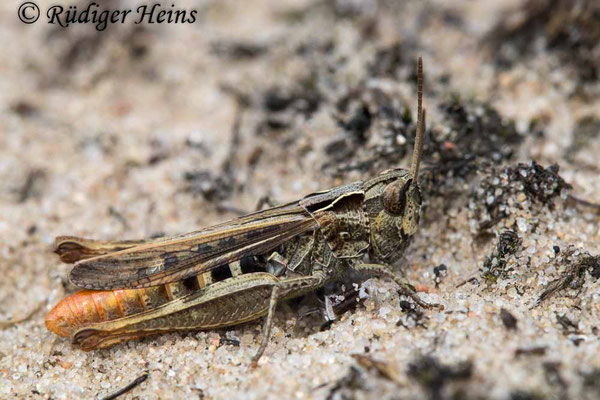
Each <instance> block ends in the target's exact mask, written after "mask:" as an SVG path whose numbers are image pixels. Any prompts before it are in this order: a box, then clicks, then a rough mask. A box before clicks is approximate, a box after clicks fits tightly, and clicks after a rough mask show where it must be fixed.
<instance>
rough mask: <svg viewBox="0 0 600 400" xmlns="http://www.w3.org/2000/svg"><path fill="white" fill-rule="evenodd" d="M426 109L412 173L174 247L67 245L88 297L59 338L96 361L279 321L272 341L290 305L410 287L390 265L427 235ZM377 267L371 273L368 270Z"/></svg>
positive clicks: (243, 220) (65, 303)
mask: <svg viewBox="0 0 600 400" xmlns="http://www.w3.org/2000/svg"><path fill="white" fill-rule="evenodd" d="M421 76H422V67H421V63H420V61H419V77H420V78H419V108H418V128H417V140H416V143H415V156H414V157H413V163H412V167H411V171H410V172H409V171H407V170H404V169H395V170H389V171H384V172H383V173H381V174H380V175H379V176H377V177H375V178H372V179H369V180H367V181H358V182H354V183H351V184H348V185H343V186H339V187H336V188H333V189H330V190H326V191H323V192H318V193H314V194H311V195H308V196H306V197H304V198H303V199H301V200H299V201H296V202H291V203H288V204H284V205H281V206H277V207H273V208H270V209H268V210H264V211H259V212H256V213H252V214H249V215H246V216H244V217H240V218H237V219H234V220H231V221H229V222H226V223H223V224H220V225H216V226H213V227H209V228H206V229H204V230H201V231H197V232H192V233H188V234H184V235H179V236H174V237H170V238H161V239H155V240H151V241H120V242H104V241H94V240H88V239H81V238H77V237H59V238H57V245H56V252H57V253H58V254H59V255H60V256H61V259H62V260H63V261H65V262H75V266H74V268H73V270H72V271H71V274H70V279H71V281H73V283H75V284H76V285H78V286H81V287H84V288H86V289H92V290H84V291H81V292H78V293H75V294H73V295H71V296H69V297H67V298H65V299H63V300H62V301H61V302H60V303H59V304H58V305H57V306H56V307H55V308H54V309H53V310H52V311H51V312H50V313H49V314H48V316H47V318H46V325H47V327H48V329H50V330H51V331H53V332H55V333H56V334H58V335H61V336H67V335H70V336H71V337H72V339H73V342H74V343H75V344H77V345H79V346H81V348H83V349H84V350H91V349H96V348H102V347H107V346H109V345H112V344H115V343H118V342H122V341H124V340H128V339H132V338H137V337H141V336H147V335H151V334H156V333H161V332H167V331H177V330H189V329H195V330H204V329H214V328H219V327H226V326H230V325H235V324H240V323H243V322H247V321H251V320H254V319H257V318H259V317H261V316H263V315H265V314H267V320H266V323H265V335H264V337H263V342H262V343H261V347H260V349H259V351H258V353H257V355H256V357H255V360H257V359H258V357H260V355H261V354H262V352H263V351H264V348H265V347H266V343H267V340H268V337H269V331H270V328H271V326H272V321H273V313H274V310H275V307H276V305H277V302H278V301H279V300H281V299H285V298H291V297H295V296H298V295H301V294H303V293H305V292H307V291H311V290H314V289H316V288H318V287H321V286H323V285H324V284H326V283H327V282H328V281H331V280H333V279H336V278H337V277H339V276H340V275H341V274H344V273H345V272H346V271H347V270H348V269H349V268H353V269H355V270H358V271H361V272H365V273H368V274H372V275H377V276H384V277H390V278H392V279H394V281H395V282H396V283H398V285H399V286H400V288H401V290H402V292H403V293H404V294H406V295H408V296H411V297H412V298H413V300H414V301H415V302H417V303H418V304H420V305H422V306H425V307H426V306H428V305H427V304H425V303H423V302H422V301H421V300H420V299H419V297H418V296H416V294H415V293H414V289H413V288H412V287H411V286H410V285H407V284H406V283H404V282H402V281H401V280H400V279H398V278H397V277H396V276H395V275H394V274H393V273H392V270H391V267H390V264H391V263H393V262H395V261H397V260H398V259H399V258H400V257H401V256H402V255H403V253H404V251H405V250H406V248H407V246H408V244H409V241H410V238H411V237H412V236H413V235H414V234H415V232H416V231H417V227H418V223H419V215H420V206H421V196H420V191H419V187H418V184H417V182H416V177H417V176H418V165H419V160H420V153H421V150H422V137H423V132H424V125H425V112H424V111H423V112H421V93H422V88H421V87H422V84H421ZM367 258H368V260H369V263H365V261H366V259H367Z"/></svg>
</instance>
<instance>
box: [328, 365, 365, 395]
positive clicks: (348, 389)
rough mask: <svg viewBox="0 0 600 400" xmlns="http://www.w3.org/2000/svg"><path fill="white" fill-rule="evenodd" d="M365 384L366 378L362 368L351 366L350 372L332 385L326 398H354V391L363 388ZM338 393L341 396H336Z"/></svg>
mask: <svg viewBox="0 0 600 400" xmlns="http://www.w3.org/2000/svg"><path fill="white" fill-rule="evenodd" d="M364 386H365V383H364V378H363V377H362V375H361V373H360V370H359V369H358V368H356V367H355V366H350V370H349V371H348V373H347V374H346V375H345V376H343V377H342V378H341V379H340V380H338V381H337V382H336V383H335V384H334V385H333V386H332V387H331V389H330V390H329V394H328V395H327V397H326V399H327V400H333V399H334V398H342V399H346V398H353V397H354V396H352V394H353V392H354V391H356V390H360V389H362V388H363V387H364ZM336 394H339V395H340V396H338V397H336Z"/></svg>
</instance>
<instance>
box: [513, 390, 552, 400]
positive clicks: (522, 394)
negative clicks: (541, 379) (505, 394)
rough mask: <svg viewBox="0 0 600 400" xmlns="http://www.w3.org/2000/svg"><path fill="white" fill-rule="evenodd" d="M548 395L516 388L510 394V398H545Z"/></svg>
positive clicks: (530, 399)
mask: <svg viewBox="0 0 600 400" xmlns="http://www.w3.org/2000/svg"><path fill="white" fill-rule="evenodd" d="M545 398H546V397H545V396H543V395H541V394H539V393H535V392H526V391H524V390H515V391H514V392H511V394H510V400H544V399H545Z"/></svg>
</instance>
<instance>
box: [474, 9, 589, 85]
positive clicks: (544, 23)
mask: <svg viewBox="0 0 600 400" xmlns="http://www.w3.org/2000/svg"><path fill="white" fill-rule="evenodd" d="M514 14H515V15H507V16H504V17H502V18H500V19H499V21H500V22H499V23H498V24H497V25H496V27H494V28H493V29H492V30H491V31H490V32H489V33H488V35H487V36H486V37H485V38H484V43H485V44H486V45H488V46H489V48H490V53H491V54H493V57H494V58H495V60H496V63H497V64H498V65H499V66H500V67H511V66H512V65H513V64H515V63H516V62H518V61H520V60H521V58H522V57H524V56H528V55H530V54H536V53H537V52H536V50H537V49H538V48H540V49H547V50H550V51H551V52H553V53H555V54H557V55H558V57H559V58H560V60H561V62H562V63H565V64H568V65H570V66H572V67H573V68H574V69H575V71H576V72H577V74H578V77H579V79H580V80H581V81H584V82H585V81H596V80H597V79H598V77H599V76H600V62H599V61H598V60H599V59H600V4H599V3H598V2H597V1H596V0H528V1H526V2H525V3H524V4H523V5H522V6H521V8H520V9H518V10H515V11H514ZM514 17H518V18H514Z"/></svg>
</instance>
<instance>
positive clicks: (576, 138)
mask: <svg viewBox="0 0 600 400" xmlns="http://www.w3.org/2000/svg"><path fill="white" fill-rule="evenodd" d="M598 137H600V119H598V118H596V117H595V116H592V115H588V116H586V117H583V118H581V119H579V120H578V121H577V125H576V126H575V131H574V132H573V140H572V142H571V144H570V145H569V147H568V148H567V150H566V151H565V157H566V158H567V160H569V161H570V162H574V159H575V155H576V154H577V152H579V151H580V150H582V149H584V148H585V147H587V146H589V145H590V143H591V142H592V140H594V139H596V138H598Z"/></svg>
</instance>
